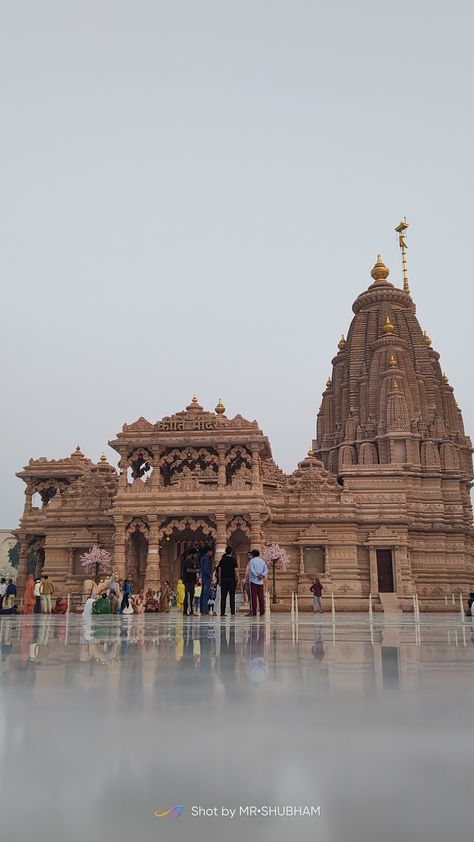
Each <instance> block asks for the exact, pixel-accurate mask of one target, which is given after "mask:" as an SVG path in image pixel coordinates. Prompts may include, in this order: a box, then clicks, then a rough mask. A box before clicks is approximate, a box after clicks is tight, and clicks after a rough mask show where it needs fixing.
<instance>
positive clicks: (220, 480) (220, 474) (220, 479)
mask: <svg viewBox="0 0 474 842" xmlns="http://www.w3.org/2000/svg"><path fill="white" fill-rule="evenodd" d="M217 453H218V456H219V463H218V466H217V485H218V486H219V487H221V488H223V487H224V486H225V485H226V483H227V475H226V465H225V447H224V445H218V448H217Z"/></svg>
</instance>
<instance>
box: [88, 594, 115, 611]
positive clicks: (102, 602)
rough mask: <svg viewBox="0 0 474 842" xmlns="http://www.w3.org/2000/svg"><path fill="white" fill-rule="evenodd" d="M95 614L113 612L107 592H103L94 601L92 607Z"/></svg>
mask: <svg viewBox="0 0 474 842" xmlns="http://www.w3.org/2000/svg"><path fill="white" fill-rule="evenodd" d="M92 613H93V614H111V613H112V606H111V604H110V600H109V599H107V597H106V595H105V593H101V595H100V596H99V599H97V600H96V601H95V602H94V606H93V608H92Z"/></svg>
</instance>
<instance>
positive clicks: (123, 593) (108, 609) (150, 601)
mask: <svg viewBox="0 0 474 842" xmlns="http://www.w3.org/2000/svg"><path fill="white" fill-rule="evenodd" d="M170 596H171V593H170V583H169V581H168V580H167V579H165V580H164V581H163V582H162V583H161V587H160V589H159V591H156V590H152V589H151V588H149V589H148V590H146V591H145V590H143V591H140V593H139V594H138V595H136V596H134V595H133V593H132V583H131V581H130V579H124V581H123V582H122V583H121V582H119V581H117V579H116V578H115V576H111V578H110V579H109V581H108V582H107V586H106V587H105V588H104V590H103V591H102V592H100V593H96V592H95V591H92V590H91V591H90V592H89V594H88V596H87V599H86V602H85V605H84V609H83V612H82V616H83V617H85V618H88V617H91V616H92V615H93V614H94V615H95V614H125V615H127V614H156V613H159V612H162V611H163V612H165V613H166V612H168V611H169V610H170Z"/></svg>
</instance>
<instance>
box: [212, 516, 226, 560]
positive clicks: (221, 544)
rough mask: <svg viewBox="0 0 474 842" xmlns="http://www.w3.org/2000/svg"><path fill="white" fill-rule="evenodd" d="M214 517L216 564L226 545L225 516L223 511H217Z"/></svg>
mask: <svg viewBox="0 0 474 842" xmlns="http://www.w3.org/2000/svg"><path fill="white" fill-rule="evenodd" d="M215 519H216V550H215V561H216V564H218V563H219V562H220V560H221V558H222V556H223V555H224V553H225V548H226V546H227V531H226V516H225V514H224V512H218V513H217V514H216V515H215Z"/></svg>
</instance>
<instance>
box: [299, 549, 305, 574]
mask: <svg viewBox="0 0 474 842" xmlns="http://www.w3.org/2000/svg"><path fill="white" fill-rule="evenodd" d="M300 576H304V547H301V546H300Z"/></svg>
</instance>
